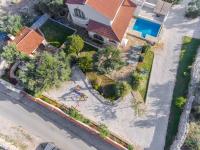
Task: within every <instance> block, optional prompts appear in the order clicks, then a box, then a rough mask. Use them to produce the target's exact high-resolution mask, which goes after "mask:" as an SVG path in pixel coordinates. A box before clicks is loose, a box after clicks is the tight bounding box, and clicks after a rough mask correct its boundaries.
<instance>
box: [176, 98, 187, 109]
mask: <svg viewBox="0 0 200 150" xmlns="http://www.w3.org/2000/svg"><path fill="white" fill-rule="evenodd" d="M185 103H186V98H184V97H178V98H177V99H176V106H177V107H178V108H183V107H184V105H185Z"/></svg>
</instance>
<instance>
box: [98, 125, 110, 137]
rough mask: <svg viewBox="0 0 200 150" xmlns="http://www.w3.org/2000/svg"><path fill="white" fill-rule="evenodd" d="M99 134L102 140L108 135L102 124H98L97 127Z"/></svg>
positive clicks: (105, 127) (106, 128)
mask: <svg viewBox="0 0 200 150" xmlns="http://www.w3.org/2000/svg"><path fill="white" fill-rule="evenodd" d="M99 133H100V136H101V137H102V138H106V137H107V136H109V135H110V132H109V130H108V127H107V126H106V125H104V124H100V125H99Z"/></svg>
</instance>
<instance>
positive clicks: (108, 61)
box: [78, 44, 154, 102]
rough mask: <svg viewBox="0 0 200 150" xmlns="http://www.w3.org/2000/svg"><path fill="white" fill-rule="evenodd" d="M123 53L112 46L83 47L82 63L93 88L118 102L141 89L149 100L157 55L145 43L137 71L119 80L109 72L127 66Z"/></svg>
mask: <svg viewBox="0 0 200 150" xmlns="http://www.w3.org/2000/svg"><path fill="white" fill-rule="evenodd" d="M83 54H84V56H83ZM121 55H122V52H121V50H119V49H117V48H115V47H112V46H107V47H105V48H104V49H100V50H98V51H89V52H85V51H84V50H83V52H81V53H80V56H81V57H80V58H79V60H78V65H79V67H80V68H81V69H82V71H83V72H85V74H86V77H87V78H88V79H89V81H90V82H91V84H92V86H93V88H94V89H95V90H97V91H98V92H99V94H101V95H102V96H103V97H105V98H106V99H108V100H109V101H111V102H114V101H116V100H117V99H119V98H120V97H122V98H123V97H125V96H126V95H127V94H129V93H130V92H131V91H132V90H135V91H138V92H139V93H140V95H141V97H142V99H143V100H145V99H146V93H147V90H148V83H149V78H150V74H151V68H152V64H153V58H154V54H153V51H152V48H151V46H150V45H148V44H145V45H143V47H142V50H141V55H140V58H139V63H138V65H137V67H136V70H135V71H133V72H132V73H131V74H130V75H129V77H128V78H126V79H125V80H115V79H112V78H111V77H110V76H109V74H110V73H112V71H114V70H120V69H121V68H122V67H124V66H126V65H127V64H126V62H124V60H123V59H122V57H121ZM82 56H83V57H82Z"/></svg>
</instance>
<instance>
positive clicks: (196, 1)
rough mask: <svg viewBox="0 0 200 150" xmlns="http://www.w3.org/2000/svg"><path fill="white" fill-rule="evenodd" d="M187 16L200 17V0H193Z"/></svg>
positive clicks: (188, 7)
mask: <svg viewBox="0 0 200 150" xmlns="http://www.w3.org/2000/svg"><path fill="white" fill-rule="evenodd" d="M185 15H186V17H189V18H196V17H198V16H200V0H192V1H191V2H190V3H189V4H188V6H187V10H186V14H185Z"/></svg>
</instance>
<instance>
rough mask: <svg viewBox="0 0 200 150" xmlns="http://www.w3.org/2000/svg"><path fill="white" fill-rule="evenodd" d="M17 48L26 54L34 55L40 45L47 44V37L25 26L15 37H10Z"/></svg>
mask: <svg viewBox="0 0 200 150" xmlns="http://www.w3.org/2000/svg"><path fill="white" fill-rule="evenodd" d="M10 39H11V40H10V43H15V44H16V46H17V50H19V51H21V52H22V53H24V54H26V55H32V54H33V53H34V52H35V51H36V50H37V49H38V48H39V47H40V45H43V44H45V38H44V37H43V36H42V35H41V34H39V33H38V32H36V31H35V30H34V29H32V28H28V27H24V28H23V29H22V30H21V32H19V33H18V34H17V35H16V36H15V37H13V38H10Z"/></svg>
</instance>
